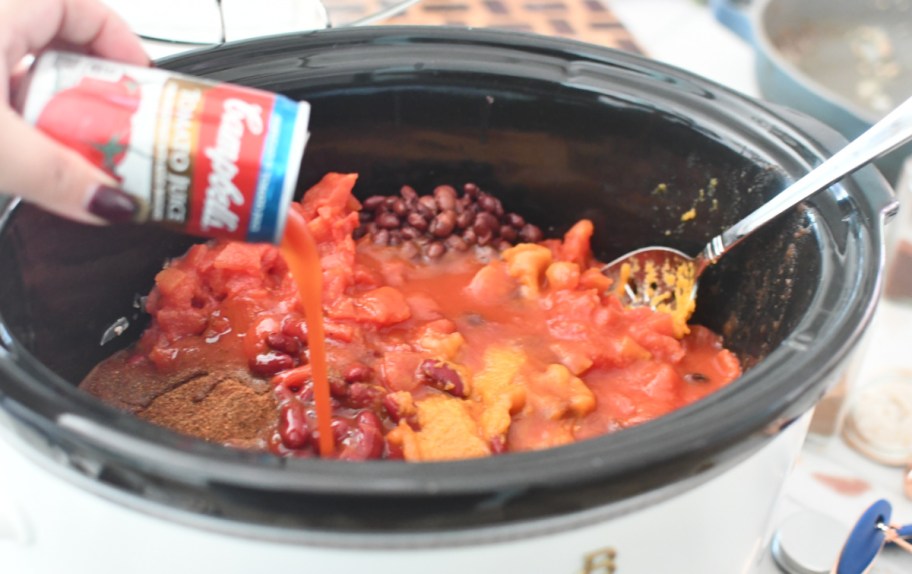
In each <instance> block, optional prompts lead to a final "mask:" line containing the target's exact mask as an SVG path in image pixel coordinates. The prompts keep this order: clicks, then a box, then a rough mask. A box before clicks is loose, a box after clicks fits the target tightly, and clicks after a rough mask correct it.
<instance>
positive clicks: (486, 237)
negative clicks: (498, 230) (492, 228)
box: [478, 233, 494, 247]
mask: <svg viewBox="0 0 912 574" xmlns="http://www.w3.org/2000/svg"><path fill="white" fill-rule="evenodd" d="M493 242H494V234H493V233H479V234H478V245H481V246H482V247H484V246H486V245H491V243H493Z"/></svg>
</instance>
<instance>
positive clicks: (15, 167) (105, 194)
mask: <svg viewBox="0 0 912 574" xmlns="http://www.w3.org/2000/svg"><path fill="white" fill-rule="evenodd" d="M115 185H116V182H115V181H114V180H113V179H111V178H110V177H109V176H108V175H107V174H106V173H104V172H103V171H101V170H100V169H98V168H96V167H95V166H93V165H92V164H91V163H89V162H88V161H87V160H86V159H85V158H83V157H82V156H80V155H79V154H78V153H76V152H74V151H73V150H70V149H68V148H66V147H65V146H63V145H61V144H59V143H58V142H56V141H54V140H53V139H52V138H50V137H48V136H47V135H45V134H43V133H41V132H40V131H38V130H37V129H35V128H33V127H32V126H31V125H29V124H28V123H27V122H26V121H25V120H24V119H22V117H21V116H19V115H18V114H17V113H16V112H15V111H14V110H13V109H12V108H9V107H6V106H3V107H0V192H5V193H10V194H15V195H19V196H21V197H22V198H23V199H24V200H25V201H28V202H30V203H34V204H36V205H38V206H40V207H42V208H44V209H46V210H47V211H50V212H53V213H56V214H58V215H62V216H64V217H67V218H69V219H75V220H77V221H83V222H86V223H96V224H98V223H105V222H110V223H119V222H125V221H131V220H132V219H133V217H134V216H135V215H136V213H137V211H138V204H137V203H136V201H135V200H134V199H133V198H132V197H131V196H129V195H128V194H126V193H124V192H123V191H121V190H119V189H117V188H116V187H115Z"/></svg>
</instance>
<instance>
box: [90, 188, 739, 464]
mask: <svg viewBox="0 0 912 574" xmlns="http://www.w3.org/2000/svg"><path fill="white" fill-rule="evenodd" d="M356 179H357V176H356V175H353V174H328V175H327V176H325V177H324V179H323V180H322V181H320V182H319V183H318V184H317V185H316V186H314V187H313V188H312V189H310V190H309V191H308V192H307V193H306V194H305V195H304V197H303V199H302V200H301V203H300V204H295V206H293V207H294V209H293V212H294V217H298V218H300V219H301V221H303V222H306V227H307V230H308V231H309V233H310V235H312V237H313V239H314V241H315V247H316V251H315V253H316V256H317V257H318V259H319V263H320V266H321V269H322V273H321V274H320V279H321V280H322V316H323V329H324V335H325V340H324V339H323V338H322V337H320V338H319V339H320V342H321V343H325V351H326V357H327V367H328V369H327V373H326V375H327V378H328V382H329V385H328V386H329V394H330V398H329V406H330V409H331V413H328V414H329V415H330V416H331V419H330V420H331V422H330V423H329V425H328V426H329V428H330V432H331V434H332V436H331V437H328V436H326V433H321V432H320V431H319V428H318V424H317V418H318V417H317V409H316V406H315V400H314V398H315V397H314V393H315V385H314V375H315V374H316V373H315V371H316V368H317V365H315V364H313V363H311V351H310V350H311V348H313V347H314V346H315V344H317V342H316V341H315V339H316V337H314V332H313V331H312V329H313V327H312V326H310V327H309V326H308V322H307V321H305V318H306V317H305V311H304V308H303V307H302V301H301V296H300V295H299V289H298V285H296V283H295V281H294V280H293V278H292V276H291V274H290V273H289V266H288V264H287V263H286V260H285V259H284V258H283V256H282V251H280V249H279V248H278V247H276V246H273V245H266V244H245V243H239V242H232V241H214V242H210V243H208V244H200V245H196V246H194V247H192V248H191V249H190V250H189V251H188V252H187V253H186V254H185V255H184V256H182V257H180V258H177V259H175V260H173V261H170V262H169V263H168V264H167V265H166V266H165V267H164V269H162V271H160V272H159V273H158V275H157V276H156V278H155V287H154V288H153V290H152V291H151V293H150V294H149V296H148V298H147V300H146V311H147V312H148V313H149V315H151V318H152V322H151V324H150V326H149V327H148V328H147V329H146V331H145V332H144V333H143V335H142V337H141V339H140V340H139V341H138V342H137V344H136V345H134V346H133V347H131V348H130V349H127V350H124V351H121V352H119V353H117V354H115V355H114V356H112V357H111V358H109V359H108V360H106V361H104V362H102V363H101V364H99V365H98V366H97V367H96V368H95V369H94V370H93V371H92V372H91V373H90V374H89V375H88V376H87V377H86V379H85V380H84V381H83V382H82V384H81V388H83V389H84V390H86V391H87V392H89V393H91V394H93V395H95V396H97V397H99V398H100V399H102V400H103V401H105V402H108V403H109V404H112V405H114V406H116V407H118V408H121V409H124V410H127V411H129V412H132V413H135V414H136V415H138V416H139V417H142V418H143V419H146V420H148V421H151V422H153V423H156V424H159V425H162V426H165V427H168V428H171V429H173V430H175V431H178V432H180V433H184V434H188V435H192V436H196V437H200V438H203V439H206V440H210V441H216V442H220V443H223V444H227V445H232V446H237V447H242V448H252V449H262V450H269V451H271V452H273V453H275V454H278V455H283V456H301V457H309V456H317V455H318V454H323V455H328V454H329V453H332V456H334V457H337V458H341V459H348V460H365V459H377V458H391V459H404V460H407V461H427V460H452V459H462V458H469V457H480V456H488V455H496V454H501V453H504V452H517V451H526V450H532V449H542V448H550V447H554V446H559V445H563V444H567V443H570V442H573V441H577V440H583V439H587V438H591V437H595V436H598V435H601V434H604V433H609V432H614V431H617V430H620V429H623V428H626V427H629V426H632V425H636V424H639V423H642V422H644V421H648V420H651V419H654V418H656V417H659V416H662V415H664V414H666V413H668V412H671V411H673V410H675V409H677V408H680V407H682V406H684V405H686V404H689V403H691V402H693V401H696V400H698V399H700V398H701V397H704V396H706V395H707V394H709V393H712V392H713V391H715V390H717V389H719V388H721V387H723V386H724V385H726V384H728V383H729V382H731V381H732V380H734V379H735V378H737V377H738V376H739V375H740V374H741V367H740V365H739V363H738V360H737V358H736V357H735V355H734V354H733V353H731V352H729V351H728V350H726V349H724V348H723V346H722V341H721V339H720V337H719V336H718V335H716V334H714V333H713V332H711V331H710V330H709V329H707V328H705V327H701V326H699V325H688V326H686V327H685V328H684V329H683V330H682V329H680V327H678V328H676V325H675V319H674V318H673V317H672V316H671V315H670V314H667V313H661V312H656V311H653V310H651V309H648V308H642V307H640V308H626V307H624V306H623V305H622V304H621V303H620V301H619V300H618V298H617V297H616V296H615V295H614V294H613V291H612V289H611V281H610V280H609V279H607V278H606V277H605V276H604V275H602V274H601V273H600V271H599V268H600V266H601V264H600V263H599V261H597V260H596V259H595V258H594V256H593V254H592V252H591V247H590V239H591V237H592V234H593V232H594V229H593V225H592V223H591V222H590V221H588V220H581V221H579V222H577V223H576V224H575V225H574V226H573V227H572V228H571V229H570V230H569V231H567V233H566V234H565V235H564V236H563V238H560V239H545V238H544V237H543V234H542V232H541V230H540V229H539V228H538V227H536V226H534V225H532V224H530V223H528V222H526V221H525V220H524V219H523V218H522V217H521V216H520V215H518V214H514V213H507V212H505V211H504V209H503V206H502V205H501V203H500V201H499V200H497V199H496V198H495V197H494V196H492V195H490V194H487V193H485V192H484V191H482V190H480V189H479V188H478V187H477V186H475V185H472V184H467V185H466V186H464V188H463V189H462V190H460V191H457V190H456V189H454V188H453V187H450V186H440V187H438V188H436V189H435V190H434V192H433V193H432V194H427V195H423V196H420V195H419V194H418V193H417V192H416V191H415V190H414V189H412V188H411V187H408V186H406V187H403V188H402V190H401V192H400V193H399V194H398V195H396V196H388V197H387V196H372V197H370V198H368V199H366V200H365V201H364V203H363V204H362V203H361V202H359V201H358V200H357V199H355V198H354V196H353V195H352V189H353V187H354V185H355V182H356ZM286 252H287V251H286ZM321 434H322V435H323V436H322V440H321ZM330 438H331V440H330ZM327 444H329V445H330V446H329V447H328V448H327V446H326V445H327Z"/></svg>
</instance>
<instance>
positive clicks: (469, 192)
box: [462, 183, 479, 197]
mask: <svg viewBox="0 0 912 574" xmlns="http://www.w3.org/2000/svg"><path fill="white" fill-rule="evenodd" d="M462 190H463V191H464V192H465V194H466V197H475V196H476V195H478V192H479V189H478V186H477V185H475V184H474V183H467V184H465V185H464V186H462Z"/></svg>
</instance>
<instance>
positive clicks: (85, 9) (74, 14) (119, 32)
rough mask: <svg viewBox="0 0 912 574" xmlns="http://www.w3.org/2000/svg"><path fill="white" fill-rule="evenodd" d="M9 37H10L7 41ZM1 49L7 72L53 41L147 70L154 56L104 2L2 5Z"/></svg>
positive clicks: (40, 0)
mask: <svg viewBox="0 0 912 574" xmlns="http://www.w3.org/2000/svg"><path fill="white" fill-rule="evenodd" d="M4 36H5V37H4ZM0 41H2V43H0V45H4V46H6V48H5V50H4V51H5V53H4V54H2V56H3V57H4V59H5V61H6V69H7V70H12V69H14V68H15V67H16V65H17V64H18V63H19V62H20V61H22V59H23V58H24V57H25V56H26V55H28V54H34V53H37V52H40V51H41V50H42V49H44V48H45V47H47V46H48V45H49V44H50V43H51V42H52V41H63V42H66V43H69V44H72V45H75V46H79V47H81V48H84V49H85V50H86V51H88V52H90V53H93V54H95V55H97V56H100V57H102V58H110V59H114V60H120V61H122V62H126V63H128V64H137V65H141V66H145V65H148V64H149V56H147V55H146V52H145V50H144V49H143V47H142V44H141V43H140V40H139V38H138V37H137V36H136V35H135V34H134V33H133V32H132V31H131V30H130V28H129V26H127V24H126V22H124V21H123V19H122V18H121V17H120V16H118V15H117V14H116V13H115V12H114V11H112V10H111V9H109V8H108V7H107V6H105V5H104V4H102V3H101V2H99V1H98V0H8V1H5V2H2V3H0Z"/></svg>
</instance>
